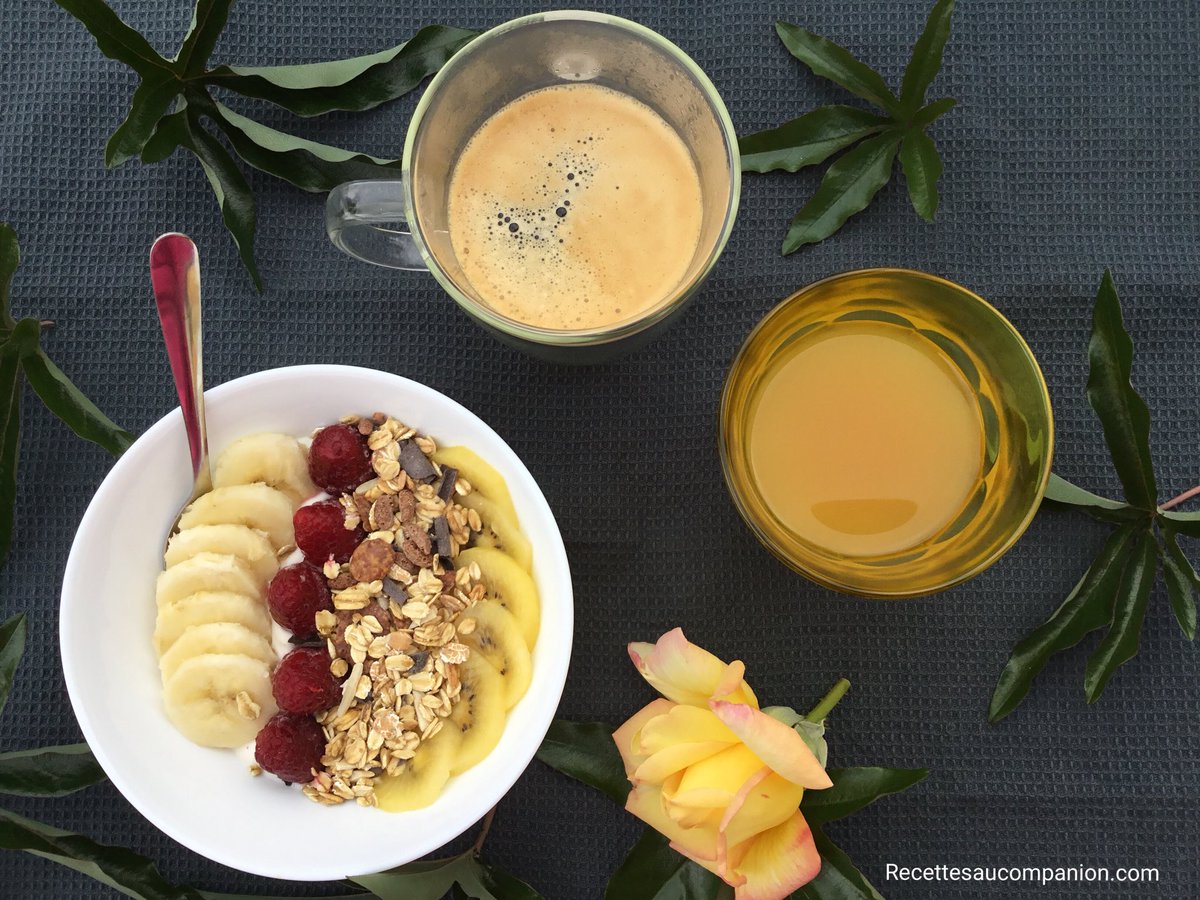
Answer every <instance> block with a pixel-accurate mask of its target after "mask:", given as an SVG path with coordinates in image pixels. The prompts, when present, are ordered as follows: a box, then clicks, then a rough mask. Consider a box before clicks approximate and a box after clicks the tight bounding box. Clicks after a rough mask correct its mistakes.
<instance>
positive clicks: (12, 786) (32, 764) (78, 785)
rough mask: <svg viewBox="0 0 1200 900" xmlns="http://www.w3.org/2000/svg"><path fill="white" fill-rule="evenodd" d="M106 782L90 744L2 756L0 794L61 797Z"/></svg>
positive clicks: (3, 754)
mask: <svg viewBox="0 0 1200 900" xmlns="http://www.w3.org/2000/svg"><path fill="white" fill-rule="evenodd" d="M104 780H105V774H104V770H103V769H101V768H100V764H99V763H98V762H96V758H95V757H94V756H92V751H91V750H89V749H88V745H87V744H69V745H66V746H61V747H39V748H38V749H37V750H19V751H16V752H14V753H0V793H4V794H18V795H20V796H23V797H62V796H64V795H66V794H73V793H75V791H79V790H82V789H83V788H85V787H91V786H92V785H93V784H99V783H100V782H101V781H104Z"/></svg>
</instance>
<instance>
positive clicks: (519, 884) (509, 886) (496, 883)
mask: <svg viewBox="0 0 1200 900" xmlns="http://www.w3.org/2000/svg"><path fill="white" fill-rule="evenodd" d="M475 864H476V867H477V873H478V876H479V884H480V885H481V886H482V887H483V889H484V890H485V891H487V893H488V894H490V895H491V896H492V897H494V898H495V900H542V895H541V894H539V893H538V892H537V891H535V890H534V889H533V888H531V887H530V886H529V885H528V884H526V883H525V882H524V881H522V880H521V879H520V878H517V877H516V876H514V875H509V874H508V873H507V872H504V871H502V870H500V869H497V868H496V867H495V866H489V865H488V864H487V863H485V862H483V861H482V860H478V859H477V860H476V861H475Z"/></svg>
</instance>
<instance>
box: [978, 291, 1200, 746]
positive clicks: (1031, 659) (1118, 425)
mask: <svg viewBox="0 0 1200 900" xmlns="http://www.w3.org/2000/svg"><path fill="white" fill-rule="evenodd" d="M1088 363H1089V374H1088V383H1087V395H1088V402H1089V403H1090V404H1091V406H1092V409H1093V410H1094V411H1095V413H1096V416H1097V418H1098V419H1099V420H1100V426H1101V429H1102V430H1103V432H1104V441H1105V443H1106V444H1107V445H1108V451H1109V454H1110V455H1111V457H1112V461H1113V467H1114V468H1115V469H1116V472H1117V475H1118V476H1119V477H1120V479H1121V486H1122V488H1123V489H1124V492H1125V502H1123V503H1122V502H1119V501H1116V500H1109V499H1106V498H1104V497H1100V496H1097V495H1096V494H1093V493H1091V492H1089V491H1085V490H1083V489H1082V488H1079V487H1076V486H1075V485H1073V484H1071V483H1070V482H1068V481H1065V480H1064V479H1062V478H1059V477H1058V476H1057V475H1051V476H1050V483H1049V486H1048V487H1047V489H1046V497H1045V504H1046V505H1047V506H1050V507H1073V508H1076V509H1079V510H1082V511H1083V512H1086V513H1087V514H1088V515H1090V516H1092V517H1093V518H1095V519H1099V520H1100V521H1102V522H1107V523H1109V524H1111V525H1114V526H1116V527H1115V530H1114V531H1113V533H1112V535H1111V536H1110V537H1109V539H1108V540H1107V541H1106V542H1105V544H1104V546H1103V547H1102V548H1101V550H1100V553H1099V555H1098V556H1097V557H1096V559H1095V560H1094V561H1093V562H1092V564H1091V565H1090V566H1089V567H1088V568H1087V570H1086V571H1085V572H1084V573H1083V577H1082V578H1080V579H1079V582H1078V583H1077V584H1076V585H1075V587H1074V589H1073V590H1072V591H1071V593H1070V594H1068V595H1067V599H1066V600H1064V601H1063V603H1062V605H1061V606H1059V608H1058V609H1057V610H1055V612H1054V614H1053V615H1052V616H1051V617H1050V618H1049V619H1047V620H1046V621H1045V622H1044V623H1043V624H1041V625H1040V626H1038V627H1037V628H1035V629H1034V630H1033V631H1031V632H1030V633H1029V634H1028V635H1026V636H1025V638H1024V639H1022V640H1021V642H1020V643H1018V644H1017V645H1016V647H1014V648H1013V651H1012V655H1011V656H1010V657H1009V660H1008V662H1007V664H1006V665H1005V666H1004V670H1003V671H1002V672H1001V673H1000V679H999V681H998V682H997V684H996V689H995V692H994V693H993V694H992V701H991V706H990V709H989V710H988V718H989V719H990V720H991V721H993V722H997V721H999V720H1000V719H1002V718H1004V717H1005V716H1006V715H1008V714H1009V713H1010V712H1012V711H1013V710H1014V709H1015V708H1016V707H1017V705H1018V704H1019V703H1020V702H1021V701H1022V700H1023V699H1024V698H1025V695H1026V694H1027V693H1028V692H1029V688H1030V686H1031V685H1032V683H1033V679H1034V678H1035V677H1036V676H1037V674H1038V673H1039V672H1040V671H1041V670H1042V668H1043V667H1044V666H1045V665H1046V662H1047V660H1049V658H1050V657H1051V656H1052V655H1053V654H1055V653H1059V652H1061V651H1063V650H1066V649H1067V648H1069V647H1073V646H1074V645H1075V644H1077V643H1079V641H1081V640H1082V639H1083V638H1084V637H1085V636H1086V635H1087V634H1089V633H1090V632H1092V631H1096V630H1099V629H1101V628H1104V627H1106V626H1107V627H1108V631H1107V632H1106V633H1105V635H1104V638H1103V639H1102V640H1101V642H1100V644H1099V646H1097V648H1096V649H1095V650H1094V651H1093V652H1092V654H1091V656H1089V657H1088V661H1087V666H1086V668H1085V671H1084V678H1083V687H1084V694H1085V696H1086V698H1087V702H1088V703H1094V702H1095V701H1096V700H1097V699H1099V697H1100V695H1101V694H1102V693H1103V692H1104V687H1105V685H1107V684H1108V681H1109V679H1110V678H1111V677H1112V675H1113V673H1114V672H1115V671H1116V670H1117V668H1118V667H1119V666H1121V665H1122V664H1123V663H1125V662H1127V661H1128V660H1130V659H1132V658H1133V656H1134V655H1135V654H1136V653H1137V651H1138V643H1139V639H1140V636H1141V629H1142V622H1143V620H1144V619H1145V616H1146V607H1147V603H1148V601H1149V599H1150V591H1151V588H1152V586H1153V584H1154V580H1155V572H1156V568H1158V567H1160V566H1161V569H1162V573H1163V577H1164V579H1165V581H1166V586H1167V597H1168V599H1169V600H1170V603H1171V608H1172V610H1173V611H1174V613H1175V618H1176V619H1177V620H1178V621H1179V627H1180V629H1181V630H1182V631H1183V634H1184V636H1185V637H1186V638H1187V639H1188V640H1189V641H1190V640H1193V639H1194V638H1195V636H1196V594H1197V593H1198V592H1200V577H1197V575H1196V571H1195V569H1193V568H1192V565H1191V563H1190V562H1189V561H1188V559H1187V557H1186V556H1185V555H1184V553H1183V551H1182V549H1180V546H1179V541H1178V537H1179V536H1180V535H1186V536H1188V537H1193V538H1200V513H1196V512H1179V511H1178V510H1176V509H1174V507H1175V506H1178V505H1179V504H1180V503H1182V502H1183V501H1185V500H1187V499H1189V498H1190V497H1192V496H1195V495H1196V494H1198V493H1200V489H1193V490H1191V491H1187V492H1185V493H1184V494H1181V495H1180V496H1178V497H1176V498H1175V499H1173V500H1170V501H1167V502H1166V503H1163V504H1161V505H1159V503H1158V487H1157V483H1156V481H1155V477H1154V466H1153V463H1152V460H1151V458H1150V411H1149V409H1148V408H1147V406H1146V403H1145V401H1144V400H1143V399H1142V398H1141V396H1140V395H1139V394H1138V392H1137V391H1136V390H1135V389H1134V387H1133V385H1132V383H1131V382H1130V374H1131V371H1132V368H1133V340H1132V339H1131V338H1130V337H1129V334H1128V332H1126V330H1125V325H1124V322H1123V321H1122V318H1121V304H1120V301H1119V300H1118V298H1117V289H1116V286H1115V285H1114V284H1113V279H1112V274H1111V273H1110V272H1108V271H1107V270H1105V272H1104V277H1103V279H1102V280H1101V282H1100V290H1099V292H1098V293H1097V294H1096V304H1095V309H1094V312H1093V316H1092V334H1091V339H1090V340H1089V341H1088ZM1156 563H1157V565H1156Z"/></svg>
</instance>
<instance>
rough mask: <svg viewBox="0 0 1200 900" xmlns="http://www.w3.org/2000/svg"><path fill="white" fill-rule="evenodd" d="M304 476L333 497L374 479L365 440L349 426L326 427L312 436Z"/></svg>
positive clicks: (369, 452) (369, 453)
mask: <svg viewBox="0 0 1200 900" xmlns="http://www.w3.org/2000/svg"><path fill="white" fill-rule="evenodd" d="M308 474H309V475H310V476H312V480H313V482H314V483H315V484H318V485H320V486H321V487H322V488H324V489H325V490H327V491H329V493H331V494H333V495H334V496H335V497H338V496H341V495H342V494H348V493H350V492H351V491H353V490H354V489H355V488H356V487H358V486H359V485H360V484H362V483H363V482H364V481H369V480H370V479H371V478H373V477H374V476H375V473H374V472H373V471H372V470H371V451H370V449H369V448H368V447H367V439H366V438H364V437H363V436H362V435H361V434H359V433H358V430H357V429H355V428H353V427H351V426H350V425H330V426H328V427H327V428H322V429H321V430H320V431H318V432H317V433H316V435H314V437H313V441H312V446H311V447H310V448H309V450H308Z"/></svg>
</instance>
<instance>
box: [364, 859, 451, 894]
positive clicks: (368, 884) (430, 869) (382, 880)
mask: <svg viewBox="0 0 1200 900" xmlns="http://www.w3.org/2000/svg"><path fill="white" fill-rule="evenodd" d="M467 856H469V853H468V854H464V855H462V856H454V857H451V858H449V859H438V860H421V861H419V862H415V863H409V864H408V865H406V866H400V867H399V868H398V869H392V870H391V871H388V872H379V873H377V874H374V875H359V876H357V877H355V878H351V879H349V880H350V881H352V882H354V883H355V884H360V885H362V886H363V887H365V888H366V889H367V890H368V891H370V892H371V893H372V894H374V895H375V896H376V897H379V898H380V900H441V898H442V897H443V896H445V895H446V893H447V892H448V891H449V890H450V889H451V888H452V887H454V885H455V884H456V883H457V881H458V874H459V872H460V871H461V870H462V869H463V865H464V861H465V860H466V858H467Z"/></svg>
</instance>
